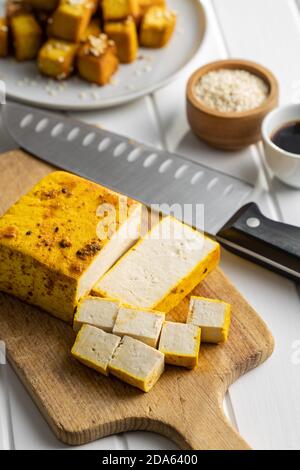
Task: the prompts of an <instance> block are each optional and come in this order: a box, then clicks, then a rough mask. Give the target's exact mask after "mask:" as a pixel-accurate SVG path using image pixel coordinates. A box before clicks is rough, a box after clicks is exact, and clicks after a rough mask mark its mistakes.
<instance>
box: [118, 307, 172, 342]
mask: <svg viewBox="0 0 300 470" xmlns="http://www.w3.org/2000/svg"><path fill="white" fill-rule="evenodd" d="M164 321H165V314H164V313H161V312H156V311H145V310H136V309H132V308H125V307H121V308H120V310H119V313H118V315H117V318H116V322H115V325H114V328H113V333H114V334H115V335H119V336H125V335H127V336H130V337H131V338H135V339H138V340H139V341H142V342H143V343H145V344H148V345H149V346H152V347H153V348H156V347H157V343H158V339H159V336H160V332H161V329H162V326H163V323H164Z"/></svg>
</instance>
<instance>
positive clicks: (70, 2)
mask: <svg viewBox="0 0 300 470" xmlns="http://www.w3.org/2000/svg"><path fill="white" fill-rule="evenodd" d="M95 8H96V3H95V0H60V3H59V6H58V8H57V9H56V10H55V12H54V13H53V15H52V17H51V18H50V20H49V27H48V35H49V36H50V37H57V38H59V39H65V40H66V41H71V42H79V41H80V39H81V38H82V36H83V35H84V32H85V30H86V28H87V26H88V24H89V22H90V20H91V17H92V15H93V13H94V11H95Z"/></svg>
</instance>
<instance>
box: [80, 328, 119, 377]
mask: <svg viewBox="0 0 300 470" xmlns="http://www.w3.org/2000/svg"><path fill="white" fill-rule="evenodd" d="M79 335H80V336H79V338H78V337H77V340H76V342H75V344H74V346H73V348H72V353H73V354H74V355H76V356H78V358H79V359H80V358H82V359H86V360H88V361H91V362H93V363H95V364H97V365H98V366H99V367H101V368H103V369H104V370H106V369H107V366H108V364H109V361H110V360H111V358H112V356H113V354H114V352H115V350H116V348H117V346H118V344H119V343H120V338H119V336H115V335H112V334H110V333H106V332H105V331H102V330H100V329H99V328H95V327H94V326H90V325H84V326H83V327H82V328H81V330H80V332H79Z"/></svg>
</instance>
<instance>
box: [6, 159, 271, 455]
mask: <svg viewBox="0 0 300 470" xmlns="http://www.w3.org/2000/svg"><path fill="white" fill-rule="evenodd" d="M50 171H52V168H51V167H50V166H48V165H46V164H44V163H41V162H40V161H38V160H36V159H34V158H33V157H31V156H29V155H27V154H25V153H23V152H21V151H12V152H9V153H7V154H5V155H2V156H0V215H2V214H3V213H4V211H5V210H6V209H7V208H8V207H9V206H10V205H11V204H13V203H14V202H15V201H16V200H17V199H18V198H19V197H20V196H21V195H22V194H24V193H25V192H26V191H27V190H28V189H29V188H31V187H32V186H33V184H35V183H36V182H37V181H38V180H39V179H40V178H42V177H43V176H44V175H46V174H48V173H49V172H50ZM193 294H194V295H203V296H206V297H211V298H219V299H222V300H225V301H227V302H230V303H231V304H232V307H233V318H232V326H231V332H230V337H229V340H228V342H227V343H226V344H225V345H222V346H215V345H202V346H201V356H200V365H199V367H198V369H197V370H194V371H188V370H184V369H181V368H176V367H170V366H169V367H167V369H166V372H165V373H164V375H163V376H162V378H161V379H160V381H159V382H158V383H157V385H156V386H155V387H154V388H153V389H152V391H151V392H149V393H148V394H145V393H143V392H140V391H139V390H137V389H135V388H133V387H131V386H129V385H126V384H124V383H122V382H120V381H119V380H117V379H115V378H106V377H103V376H101V375H100V374H97V373H96V372H94V371H92V370H90V369H88V368H87V367H85V366H83V365H81V364H79V363H78V362H77V361H76V360H75V359H73V358H72V357H71V356H70V348H71V346H72V343H73V341H74V337H75V335H74V332H73V331H72V328H71V327H70V326H68V325H66V324H64V323H63V322H62V321H60V320H57V319H55V318H52V317H51V316H50V315H48V314H46V313H44V312H42V311H40V310H39V309H37V308H34V307H32V306H29V305H26V304H24V303H22V302H20V301H18V300H17V299H15V298H13V297H10V296H8V295H6V294H1V293H0V339H2V340H4V341H5V342H6V346H7V351H8V358H9V361H10V363H11V365H12V366H13V368H14V369H15V371H16V372H17V374H18V376H19V377H20V379H21V380H22V381H23V383H24V385H25V387H26V388H27V389H28V391H29V393H30V394H31V396H32V398H33V400H34V401H35V402H36V404H37V406H38V407H39V409H40V411H41V412H42V414H43V415H44V417H45V418H46V420H47V421H48V423H49V425H50V426H51V428H52V429H53V431H54V433H55V435H56V436H57V437H58V439H60V440H61V441H63V442H65V443H68V444H72V445H77V444H84V443H87V442H89V441H92V440H95V439H98V438H100V437H103V436H107V435H110V434H115V433H120V432H123V431H129V430H138V429H139V430H148V431H154V432H157V433H160V434H163V435H165V436H167V437H168V438H170V439H172V440H173V441H175V442H176V443H177V444H178V445H179V446H180V447H181V448H182V449H248V448H249V447H248V445H247V444H246V442H245V441H244V440H243V439H242V437H240V436H239V435H238V434H237V433H236V432H235V430H234V429H233V428H232V427H231V426H230V424H229V423H228V421H227V419H226V417H225V416H224V414H223V411H222V402H223V398H224V395H225V392H226V391H227V389H228V387H229V385H230V384H232V383H233V382H234V381H235V380H237V379H238V378H239V377H240V376H241V375H242V374H244V373H246V372H247V371H249V370H250V369H253V368H254V367H257V366H258V365H259V364H261V363H262V362H264V361H265V360H266V359H267V358H268V357H269V356H270V355H271V353H272V351H273V338H272V335H271V333H270V332H269V331H268V329H267V327H266V325H265V324H264V322H263V321H262V320H261V319H260V318H259V317H258V315H257V314H256V312H255V311H254V310H253V309H252V308H251V307H250V306H249V305H248V303H247V302H246V301H245V299H244V298H243V297H242V296H241V295H240V294H239V293H238V292H237V290H236V289H235V287H234V286H233V285H232V284H231V283H230V282H229V281H228V279H227V278H226V277H225V276H224V274H223V273H222V272H221V270H219V269H217V270H216V271H214V272H213V273H212V274H210V275H209V276H208V277H207V279H206V280H205V281H204V282H202V283H201V285H199V286H198V287H197V288H196V289H195V291H194V292H193ZM187 307H188V299H185V300H184V301H183V302H182V303H181V304H180V305H179V306H178V307H177V308H176V309H174V310H173V311H172V312H170V314H169V315H168V316H169V319H173V320H177V321H184V320H185V318H186V314H187Z"/></svg>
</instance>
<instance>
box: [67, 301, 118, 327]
mask: <svg viewBox="0 0 300 470" xmlns="http://www.w3.org/2000/svg"><path fill="white" fill-rule="evenodd" d="M118 311H119V302H116V301H114V300H110V299H101V298H100V297H91V296H88V297H84V298H83V299H81V301H80V302H79V305H78V307H77V311H76V313H75V317H74V323H73V329H74V331H79V330H80V328H81V327H82V325H85V324H87V325H91V326H95V327H97V328H100V329H101V330H103V331H106V332H107V333H111V332H112V330H113V326H114V324H115V321H116V318H117V315H118Z"/></svg>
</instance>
